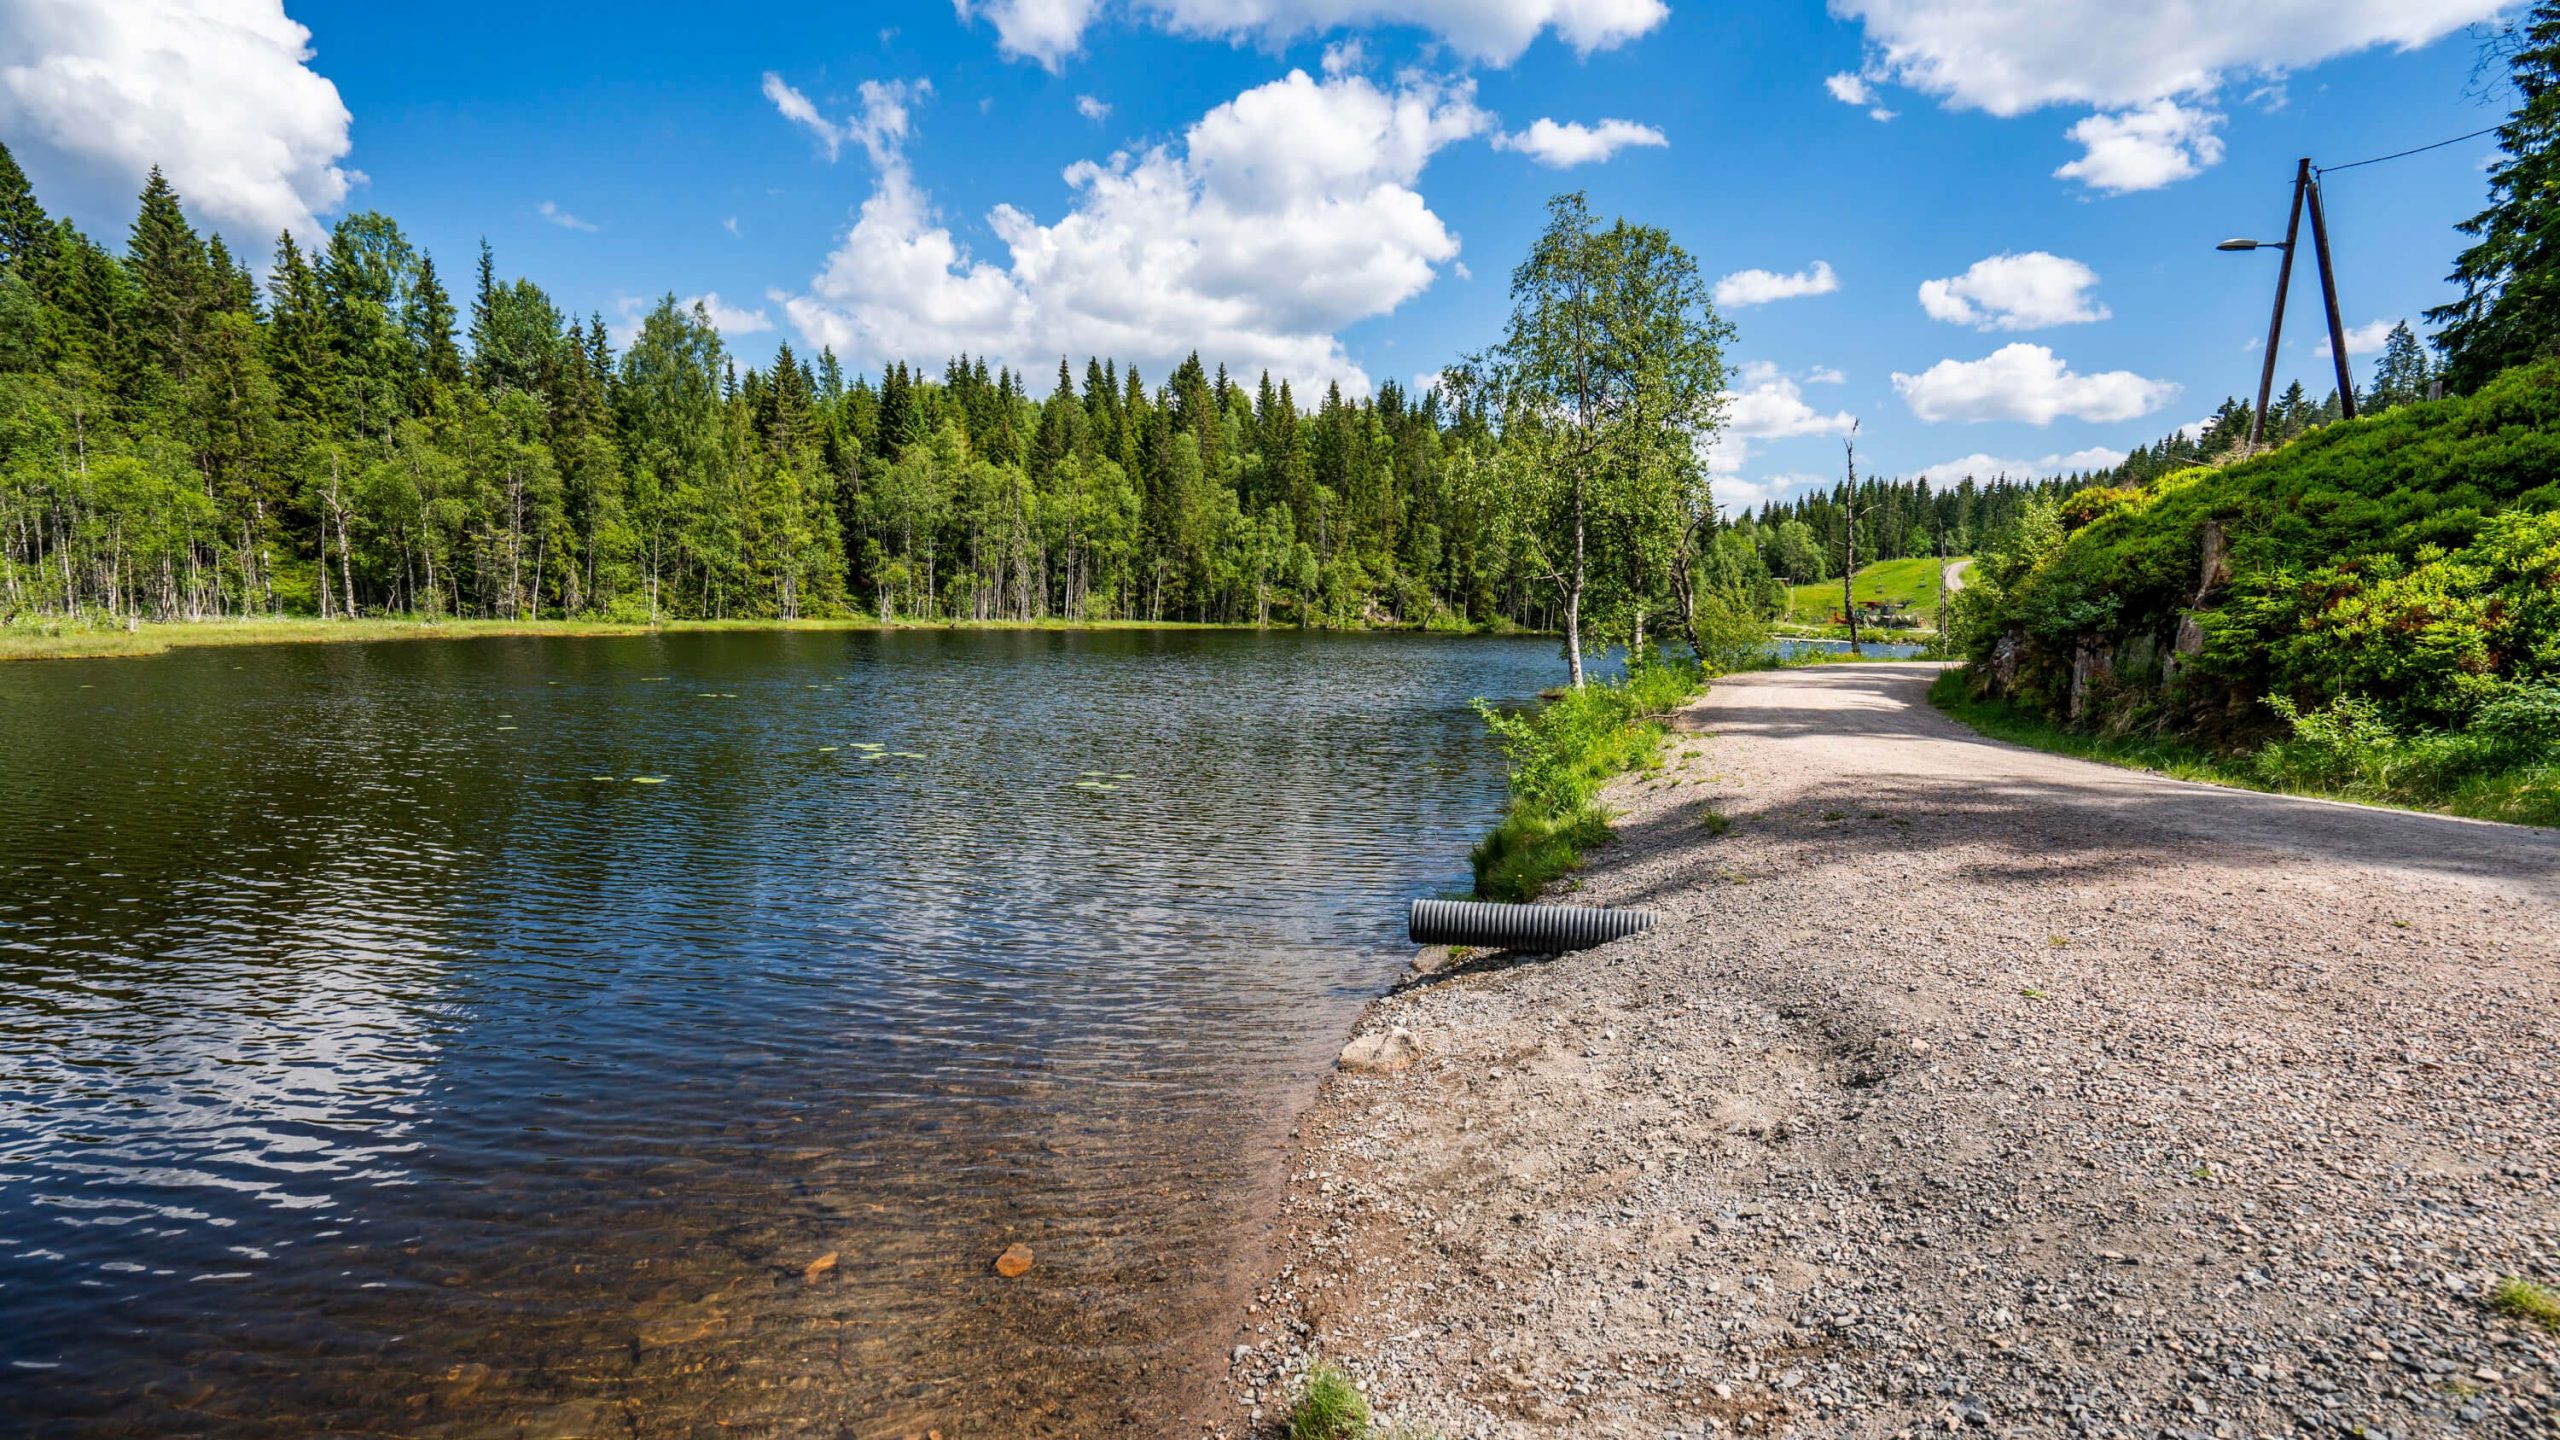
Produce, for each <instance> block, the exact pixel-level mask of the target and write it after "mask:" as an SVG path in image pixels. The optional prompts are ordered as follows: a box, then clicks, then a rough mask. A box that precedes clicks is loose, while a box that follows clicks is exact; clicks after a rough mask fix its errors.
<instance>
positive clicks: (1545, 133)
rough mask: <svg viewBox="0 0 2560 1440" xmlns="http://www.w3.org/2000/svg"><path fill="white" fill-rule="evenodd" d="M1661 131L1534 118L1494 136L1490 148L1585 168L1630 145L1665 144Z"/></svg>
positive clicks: (1631, 125) (1611, 122)
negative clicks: (1515, 129) (1518, 128)
mask: <svg viewBox="0 0 2560 1440" xmlns="http://www.w3.org/2000/svg"><path fill="white" fill-rule="evenodd" d="M1670 143H1671V142H1670V141H1669V140H1668V139H1666V138H1664V136H1663V134H1662V132H1661V131H1659V130H1656V129H1654V128H1653V127H1652V126H1650V125H1639V124H1637V123H1635V122H1634V121H1632V120H1603V121H1601V122H1600V123H1599V124H1597V125H1585V124H1583V123H1582V122H1580V121H1578V120H1574V121H1567V122H1565V123H1563V124H1558V123H1557V122H1555V121H1553V120H1548V119H1544V118H1541V119H1538V120H1535V121H1532V122H1530V125H1529V128H1528V129H1526V130H1523V131H1520V132H1519V133H1517V134H1513V135H1496V136H1494V137H1493V148H1494V149H1496V150H1517V151H1519V152H1521V153H1522V154H1524V155H1527V156H1530V157H1531V158H1533V159H1535V160H1536V161H1537V162H1538V163H1539V164H1541V165H1546V166H1550V167H1552V168H1554V169H1558V170H1562V169H1565V168H1567V167H1569V166H1574V165H1588V164H1591V163H1593V162H1595V161H1601V160H1606V159H1608V158H1609V157H1610V156H1612V155H1615V154H1617V153H1618V152H1619V151H1620V150H1623V149H1625V148H1626V147H1628V146H1630V145H1668V144H1670Z"/></svg>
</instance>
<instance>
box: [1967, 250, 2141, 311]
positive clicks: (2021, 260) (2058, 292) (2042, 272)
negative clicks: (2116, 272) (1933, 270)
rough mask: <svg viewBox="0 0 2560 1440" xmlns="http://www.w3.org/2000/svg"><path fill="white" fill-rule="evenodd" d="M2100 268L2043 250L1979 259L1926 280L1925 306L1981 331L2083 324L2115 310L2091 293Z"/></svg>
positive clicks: (2095, 284)
mask: <svg viewBox="0 0 2560 1440" xmlns="http://www.w3.org/2000/svg"><path fill="white" fill-rule="evenodd" d="M2097 283H2098V272H2097V271H2095V270H2092V269H2090V268H2089V267H2088V266H2086V265H2083V264H2081V263H2080V262H2079V261H2077V260H2067V259H2065V258H2063V257H2062V256H2060V255H2054V254H2049V253H2047V252H2045V251H2042V250H2029V251H2027V252H2026V253H2025V254H2022V255H1994V256H1992V257H1991V258H1990V259H1988V260H1977V261H1975V262H1974V263H1973V265H1972V267H1971V268H1970V269H1967V270H1966V271H1965V272H1964V273H1963V274H1961V275H1950V276H1948V277H1947V278H1946V279H1943V280H1923V281H1921V282H1920V308H1921V309H1923V310H1926V311H1928V312H1929V318H1930V319H1932V320H1944V321H1946V322H1947V323H1948V324H1950V325H1970V326H1972V327H1974V328H1975V329H1977V330H2041V329H2044V328H2045V327H2047V326H2051V325H2080V324H2086V323H2088V322H2090V321H2093V320H2104V319H2106V318H2107V316H2108V314H2109V313H2110V312H2109V311H2108V309H2107V307H2106V306H2104V305H2101V304H2099V303H2098V302H2097V299H2096V297H2094V296H2092V295H2091V294H2090V293H2089V292H2090V291H2091V290H2092V289H2094V288H2096V286H2097Z"/></svg>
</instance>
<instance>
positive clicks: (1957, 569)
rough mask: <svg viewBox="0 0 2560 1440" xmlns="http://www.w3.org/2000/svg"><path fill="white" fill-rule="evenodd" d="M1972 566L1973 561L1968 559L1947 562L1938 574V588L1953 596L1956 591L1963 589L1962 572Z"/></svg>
mask: <svg viewBox="0 0 2560 1440" xmlns="http://www.w3.org/2000/svg"><path fill="white" fill-rule="evenodd" d="M1972 566H1973V561H1972V559H1971V558H1970V557H1968V558H1966V559H1963V560H1950V561H1948V562H1947V566H1946V568H1945V569H1943V570H1941V571H1939V572H1938V585H1939V587H1940V588H1942V589H1944V590H1945V591H1946V592H1947V593H1948V594H1950V595H1953V594H1954V593H1956V592H1957V591H1959V590H1961V589H1963V588H1964V572H1965V571H1966V570H1968V569H1970V568H1972Z"/></svg>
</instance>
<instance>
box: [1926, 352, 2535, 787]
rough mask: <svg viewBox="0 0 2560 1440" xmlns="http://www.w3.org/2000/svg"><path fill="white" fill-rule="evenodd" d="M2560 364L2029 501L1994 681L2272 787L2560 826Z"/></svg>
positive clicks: (1980, 677)
mask: <svg viewBox="0 0 2560 1440" xmlns="http://www.w3.org/2000/svg"><path fill="white" fill-rule="evenodd" d="M2555 477H2560V364H2545V365H2540V366H2535V367H2531V368H2528V369H2521V370H2517V371H2513V372H2510V373H2509V374H2507V375H2506V376H2504V377H2502V378H2501V379H2499V380H2498V381H2497V382H2495V383H2494V384H2492V385H2490V386H2488V387H2486V388H2485V389H2483V390H2482V391H2481V392H2480V393H2478V394H2476V395H2472V396H2467V397H2459V398H2453V399H2447V400H2441V401H2431V402H2426V403H2422V404H2415V405H2407V406H2403V407H2401V408H2399V409H2396V410H2392V411H2390V412H2388V413H2386V414H2384V415H2381V416H2377V417H2373V418H2369V419H2364V420H2359V421H2355V422H2353V423H2349V424H2339V425H2331V426H2327V427H2325V428H2322V429H2320V430H2316V431H2313V432H2311V433H2310V434H2308V435H2306V436H2304V437H2303V438H2301V439H2299V440H2296V441H2294V442H2293V443H2292V444H2290V445H2287V446H2285V447H2284V448H2282V449H2280V450H2276V451H2274V452H2271V453H2269V454H2266V455H2262V456H2259V457H2256V458H2253V459H2250V460H2246V461H2242V462H2240V463H2237V464H2234V465H2230V466H2227V467H2225V468H2221V469H2210V468H2201V469H2191V470H2184V471H2179V472H2177V473H2175V474H2171V475H2167V476H2163V477H2161V478H2160V479H2159V480H2157V481H2154V482H2152V483H2151V484H2149V485H2147V486H2144V487H2143V488H2141V489H2139V490H2104V489H2101V490H2089V491H2083V492H2081V493H2080V494H2078V495H2075V496H2072V497H2071V498H2070V499H2069V500H2067V501H2064V502H2063V503H2062V504H2061V505H2060V506H2058V507H2052V508H2049V509H2046V510H2044V511H2042V512H2041V513H2039V514H2037V515H2034V516H2031V517H2030V521H2029V523H2028V524H2027V525H2025V526H2024V527H2022V532H2021V535H2020V538H2019V541H2018V543H2017V545H2016V546H2015V547H2014V548H2013V549H2012V550H2010V551H2008V552H2006V553H2003V554H2000V555H1991V556H1985V557H1983V559H1982V561H1981V563H1980V564H1978V565H1976V566H1975V567H1974V569H1973V571H1972V572H1970V573H1969V574H1968V576H1967V582H1968V584H1967V589H1966V591H1965V592H1964V593H1963V595H1962V597H1961V598H1960V600H1959V601H1958V602H1957V604H1956V606H1955V609H1956V612H1957V613H1956V617H1955V619H1956V622H1957V635H1958V639H1959V641H1960V643H1961V644H1962V645H1963V646H1964V647H1965V649H1966V650H1967V653H1968V654H1969V655H1970V657H1971V659H1972V661H1973V666H1972V672H1973V688H1974V690H1975V693H1976V694H1977V695H1981V696H1987V697H1991V698H1997V699H2000V700H2003V701H2006V702H2007V703H2009V704H2011V705H2014V706H2016V707H2018V708H2019V709H2020V710H2021V711H2023V712H2025V713H2028V714H2032V715H2035V716H2039V717H2042V718H2044V719H2047V720H2051V721H2057V722H2061V723H2064V724H2068V725H2070V726H2073V727H2075V728H2077V729H2079V730H2082V731H2084V732H2090V733H2098V734H2104V735H2111V736H2127V735H2151V736H2160V737H2169V738H2175V739H2179V740H2182V741H2186V742H2190V743H2194V744H2197V745H2200V746H2203V747H2205V748H2207V749H2208V750H2211V751H2213V752H2215V753H2219V754H2223V755H2226V756H2244V757H2246V758H2247V759H2248V760H2249V762H2250V764H2252V765H2253V766H2255V767H2256V768H2257V770H2258V771H2259V772H2260V773H2261V775H2262V778H2265V779H2266V780H2268V781H2269V782H2270V783H2288V780H2291V781H2298V782H2299V783H2300V784H2301V785H2303V786H2305V787H2306V788H2320V789H2328V790H2332V791H2341V792H2344V793H2349V794H2359V795H2364V796H2366V797H2367V798H2376V799H2391V800H2398V801H2403V802H2415V803H2444V804H2455V803H2456V802H2455V800H2454V797H2455V796H2457V795H2461V794H2468V795H2470V796H2471V798H2470V799H2467V800H2463V801H2460V802H2459V808H2465V809H2466V810H2468V811H2469V812H2470V813H2488V814H2494V815H2499V816H2503V817H2507V818H2545V817H2549V818H2553V819H2560V793H2555V791H2554V789H2553V786H2554V784H2555V782H2560V479H2556V478H2555Z"/></svg>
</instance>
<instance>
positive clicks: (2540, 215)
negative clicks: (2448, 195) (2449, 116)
mask: <svg viewBox="0 0 2560 1440" xmlns="http://www.w3.org/2000/svg"><path fill="white" fill-rule="evenodd" d="M2517 33H2518V37H2519V39H2520V40H2521V41H2522V44H2521V45H2520V46H2519V48H2518V49H2517V51H2516V54H2515V58H2514V61H2513V66H2514V69H2513V73H2512V78H2513V80H2514V82H2515V87H2516V90H2517V92H2518V94H2519V95H2520V96H2521V97H2522V98H2521V100H2520V102H2519V103H2518V105H2517V106H2516V110H2515V113H2514V114H2513V115H2511V116H2510V117H2508V120H2507V123H2506V124H2504V125H2502V126H2500V127H2499V128H2498V144H2499V147H2500V148H2501V149H2503V150H2505V151H2506V155H2507V158H2506V159H2505V160H2503V161H2501V162H2499V164H2498V166H2497V168H2496V169H2494V170H2492V171H2490V172H2489V193H2490V201H2489V208H2487V209H2486V210H2483V211H2481V212H2480V213H2479V214H2478V215H2475V216H2473V217H2472V218H2471V219H2470V220H2468V221H2466V222H2464V223H2463V225H2462V227H2461V228H2462V232H2463V233H2464V234H2466V235H2470V236H2473V237H2475V239H2476V243H2474V244H2473V245H2472V246H2471V247H2470V248H2469V249H2467V250H2465V251H2463V252H2462V254H2461V255H2460V256H2459V257H2458V258H2457V259H2456V260H2455V261H2454V266H2453V273H2452V274H2451V275H2449V276H2447V277H2445V278H2446V279H2447V280H2449V281H2451V282H2452V283H2453V284H2456V285H2459V286H2461V287H2462V298H2461V299H2460V300H2457V301H2455V302H2454V303H2452V304H2450V305H2444V306H2439V307H2437V308H2436V309H2433V310H2430V311H2428V312H2427V318H2428V319H2429V320H2432V321H2434V322H2436V323H2437V324H2438V325H2440V326H2442V327H2443V329H2442V330H2441V331H2440V332H2439V333H2438V334H2437V336H2436V345H2437V348H2438V349H2440V350H2441V351H2442V352H2443V354H2444V375H2445V379H2446V382H2447V383H2448V384H2449V385H2450V386H2452V388H2454V389H2456V390H2464V391H2468V390H2473V389H2477V388H2478V387H2479V386H2480V384H2481V383H2482V382H2484V381H2486V380H2487V379H2489V377H2491V376H2493V375H2495V374H2497V373H2498V372H2499V371H2500V370H2503V369H2505V368H2507V367H2508V366H2510V365H2520V364H2523V363H2525V362H2526V361H2529V360H2533V359H2536V358H2539V357H2541V356H2545V355H2552V354H2560V0H2541V3H2539V4H2537V5H2535V6H2534V7H2533V10H2532V12H2531V13H2530V14H2528V15H2527V16H2526V17H2525V18H2524V20H2523V21H2521V22H2520V23H2519V24H2518V27H2517Z"/></svg>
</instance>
